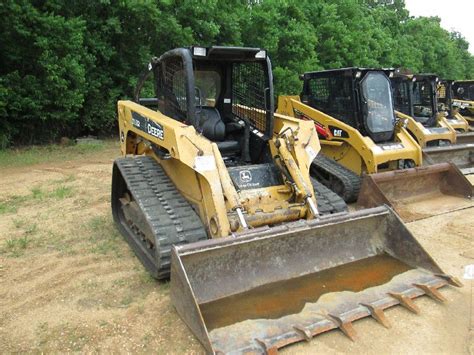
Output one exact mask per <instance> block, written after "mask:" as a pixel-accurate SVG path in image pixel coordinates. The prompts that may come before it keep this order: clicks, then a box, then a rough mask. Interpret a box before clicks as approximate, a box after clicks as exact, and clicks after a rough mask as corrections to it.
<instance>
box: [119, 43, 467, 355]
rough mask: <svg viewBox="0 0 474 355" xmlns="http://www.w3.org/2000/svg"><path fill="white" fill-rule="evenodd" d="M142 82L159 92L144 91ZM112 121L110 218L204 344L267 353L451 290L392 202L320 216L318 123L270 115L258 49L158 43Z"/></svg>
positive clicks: (268, 76)
mask: <svg viewBox="0 0 474 355" xmlns="http://www.w3.org/2000/svg"><path fill="white" fill-rule="evenodd" d="M149 78H151V79H152V81H153V84H154V87H155V93H156V95H155V97H153V98H148V99H147V98H141V97H140V92H141V91H142V87H143V86H144V85H146V84H145V83H147V82H148V81H147V80H148V79H149ZM118 120H119V129H120V138H121V153H122V157H121V158H118V159H117V160H116V161H115V162H114V166H113V175H112V196H111V203H112V212H113V216H114V220H115V222H116V225H117V227H118V229H119V230H120V232H121V233H122V234H123V235H124V237H125V239H126V240H127V242H128V243H129V244H130V246H131V247H132V248H133V250H134V251H135V253H136V255H137V256H138V258H139V259H140V260H141V262H142V263H143V264H144V266H145V267H146V268H147V269H148V270H149V271H150V272H151V274H152V275H153V276H154V277H156V278H158V279H163V278H168V277H171V300H172V303H173V305H174V306H175V307H176V310H177V312H178V314H179V315H180V316H181V318H182V319H183V320H184V322H185V323H186V324H187V325H188V327H189V328H190V330H191V331H192V332H193V333H194V335H195V336H196V337H197V338H198V339H199V341H200V342H201V343H202V345H203V346H204V348H205V349H206V351H207V352H209V353H230V352H236V353H244V352H252V353H265V352H266V353H275V352H276V350H277V349H278V348H281V347H284V346H286V345H288V344H291V343H294V342H298V341H303V340H310V339H311V338H312V337H314V336H316V335H317V334H319V333H322V332H325V331H329V330H331V329H340V330H341V331H342V332H343V333H344V334H346V335H347V336H349V337H350V338H354V337H355V330H354V328H353V327H352V322H353V321H355V320H357V319H360V318H363V317H368V316H371V317H373V318H374V319H375V320H377V321H378V322H380V323H381V324H382V325H384V326H387V327H388V326H389V322H388V320H387V318H386V317H385V315H384V312H383V310H384V309H386V308H388V307H391V306H394V305H398V304H400V305H402V306H404V307H406V308H407V309H409V310H411V311H414V312H417V306H416V304H415V303H414V301H413V299H414V298H416V297H418V296H421V295H428V296H430V297H432V298H434V299H436V300H440V301H442V300H444V297H443V295H442V294H441V293H440V291H439V290H438V289H439V288H440V287H442V286H445V285H448V284H451V285H454V286H460V284H459V282H458V281H457V280H456V279H455V278H453V277H451V276H448V275H445V274H444V273H443V271H442V270H441V269H440V267H439V266H438V265H437V264H436V263H435V262H434V261H433V259H432V258H431V257H430V256H429V255H428V254H427V253H426V251H425V250H424V249H423V248H422V247H421V245H420V244H419V243H418V242H417V241H416V240H415V238H414V237H413V236H412V235H411V233H410V232H409V231H408V230H407V229H406V228H405V226H404V225H403V223H402V222H401V220H400V219H399V218H398V216H397V215H396V214H395V213H394V212H393V211H392V210H391V209H389V208H387V207H384V206H382V207H378V208H372V209H368V210H364V211H357V212H353V213H348V212H338V211H341V210H345V205H344V204H342V205H340V204H339V207H338V208H336V207H334V208H329V209H328V210H327V211H326V212H327V213H328V214H327V215H326V216H322V214H323V213H322V209H321V201H323V202H324V198H325V196H333V194H331V193H327V191H328V190H327V189H326V190H324V189H323V190H322V192H321V193H318V185H317V184H316V185H314V184H313V183H314V182H313V181H312V180H311V178H310V174H309V168H310V164H311V162H312V160H313V159H314V157H315V156H316V155H317V154H318V152H319V150H320V146H319V142H318V138H317V133H316V129H315V127H314V124H313V122H310V121H308V122H304V121H301V120H297V119H294V118H291V117H285V116H282V115H278V114H275V113H274V104H273V83H272V71H271V63H270V59H269V58H268V56H267V54H266V52H265V51H264V50H261V49H258V48H236V47H210V48H204V47H190V48H178V49H174V50H171V51H169V52H166V53H164V54H163V55H162V56H161V57H160V58H154V59H152V61H151V62H150V63H149V65H148V67H147V70H146V73H145V74H144V75H143V76H142V78H141V79H140V80H139V83H138V86H137V90H136V93H135V97H134V101H119V102H118ZM313 187H316V191H314V190H313ZM335 202H337V201H335ZM339 202H340V201H339ZM318 206H319V208H318ZM333 206H336V204H333ZM330 212H336V213H332V214H331V213H330ZM348 291H350V292H348ZM157 316H159V315H157Z"/></svg>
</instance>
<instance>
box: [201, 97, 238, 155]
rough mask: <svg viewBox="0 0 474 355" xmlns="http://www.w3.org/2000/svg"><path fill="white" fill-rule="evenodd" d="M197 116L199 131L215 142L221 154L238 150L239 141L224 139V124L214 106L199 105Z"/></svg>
mask: <svg viewBox="0 0 474 355" xmlns="http://www.w3.org/2000/svg"><path fill="white" fill-rule="evenodd" d="M197 116H198V126H199V128H200V130H201V133H202V134H203V135H204V137H206V138H207V139H210V140H211V141H213V142H215V143H216V144H217V147H218V148H219V151H220V152H221V153H222V154H223V155H226V154H231V153H236V152H239V151H240V143H239V141H236V140H226V133H227V132H226V124H225V123H224V121H223V120H222V118H221V115H220V113H219V111H218V110H217V109H216V108H215V107H208V106H206V107H202V108H201V107H200V108H199V109H197Z"/></svg>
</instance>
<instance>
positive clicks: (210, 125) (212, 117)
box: [197, 107, 225, 142]
mask: <svg viewBox="0 0 474 355" xmlns="http://www.w3.org/2000/svg"><path fill="white" fill-rule="evenodd" d="M199 110H200V111H199ZM197 115H198V118H199V127H200V129H201V132H202V134H203V135H204V137H206V138H208V139H210V140H211V141H215V142H218V141H223V140H224V139H225V123H224V122H223V121H222V119H221V115H220V114H219V111H218V110H217V109H215V108H214V107H202V108H199V109H198V113H197Z"/></svg>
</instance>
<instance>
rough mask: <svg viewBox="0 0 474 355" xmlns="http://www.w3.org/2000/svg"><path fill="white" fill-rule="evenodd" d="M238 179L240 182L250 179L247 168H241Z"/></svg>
mask: <svg viewBox="0 0 474 355" xmlns="http://www.w3.org/2000/svg"><path fill="white" fill-rule="evenodd" d="M240 181H242V182H250V181H252V174H251V173H250V171H249V170H242V171H241V172H240Z"/></svg>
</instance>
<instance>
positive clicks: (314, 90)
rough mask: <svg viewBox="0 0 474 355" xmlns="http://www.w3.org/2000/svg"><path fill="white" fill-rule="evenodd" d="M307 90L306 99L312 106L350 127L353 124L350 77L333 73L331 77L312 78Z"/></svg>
mask: <svg viewBox="0 0 474 355" xmlns="http://www.w3.org/2000/svg"><path fill="white" fill-rule="evenodd" d="M309 90H310V95H308V99H309V104H310V105H311V106H312V107H314V108H316V109H318V110H320V111H322V112H324V113H326V114H328V115H330V116H333V117H335V118H337V119H338V120H341V121H343V122H345V123H347V124H349V125H350V126H352V127H354V126H355V117H354V106H353V100H352V83H351V80H350V78H348V77H344V76H342V75H339V74H334V76H331V77H321V78H313V79H310V80H309Z"/></svg>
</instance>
